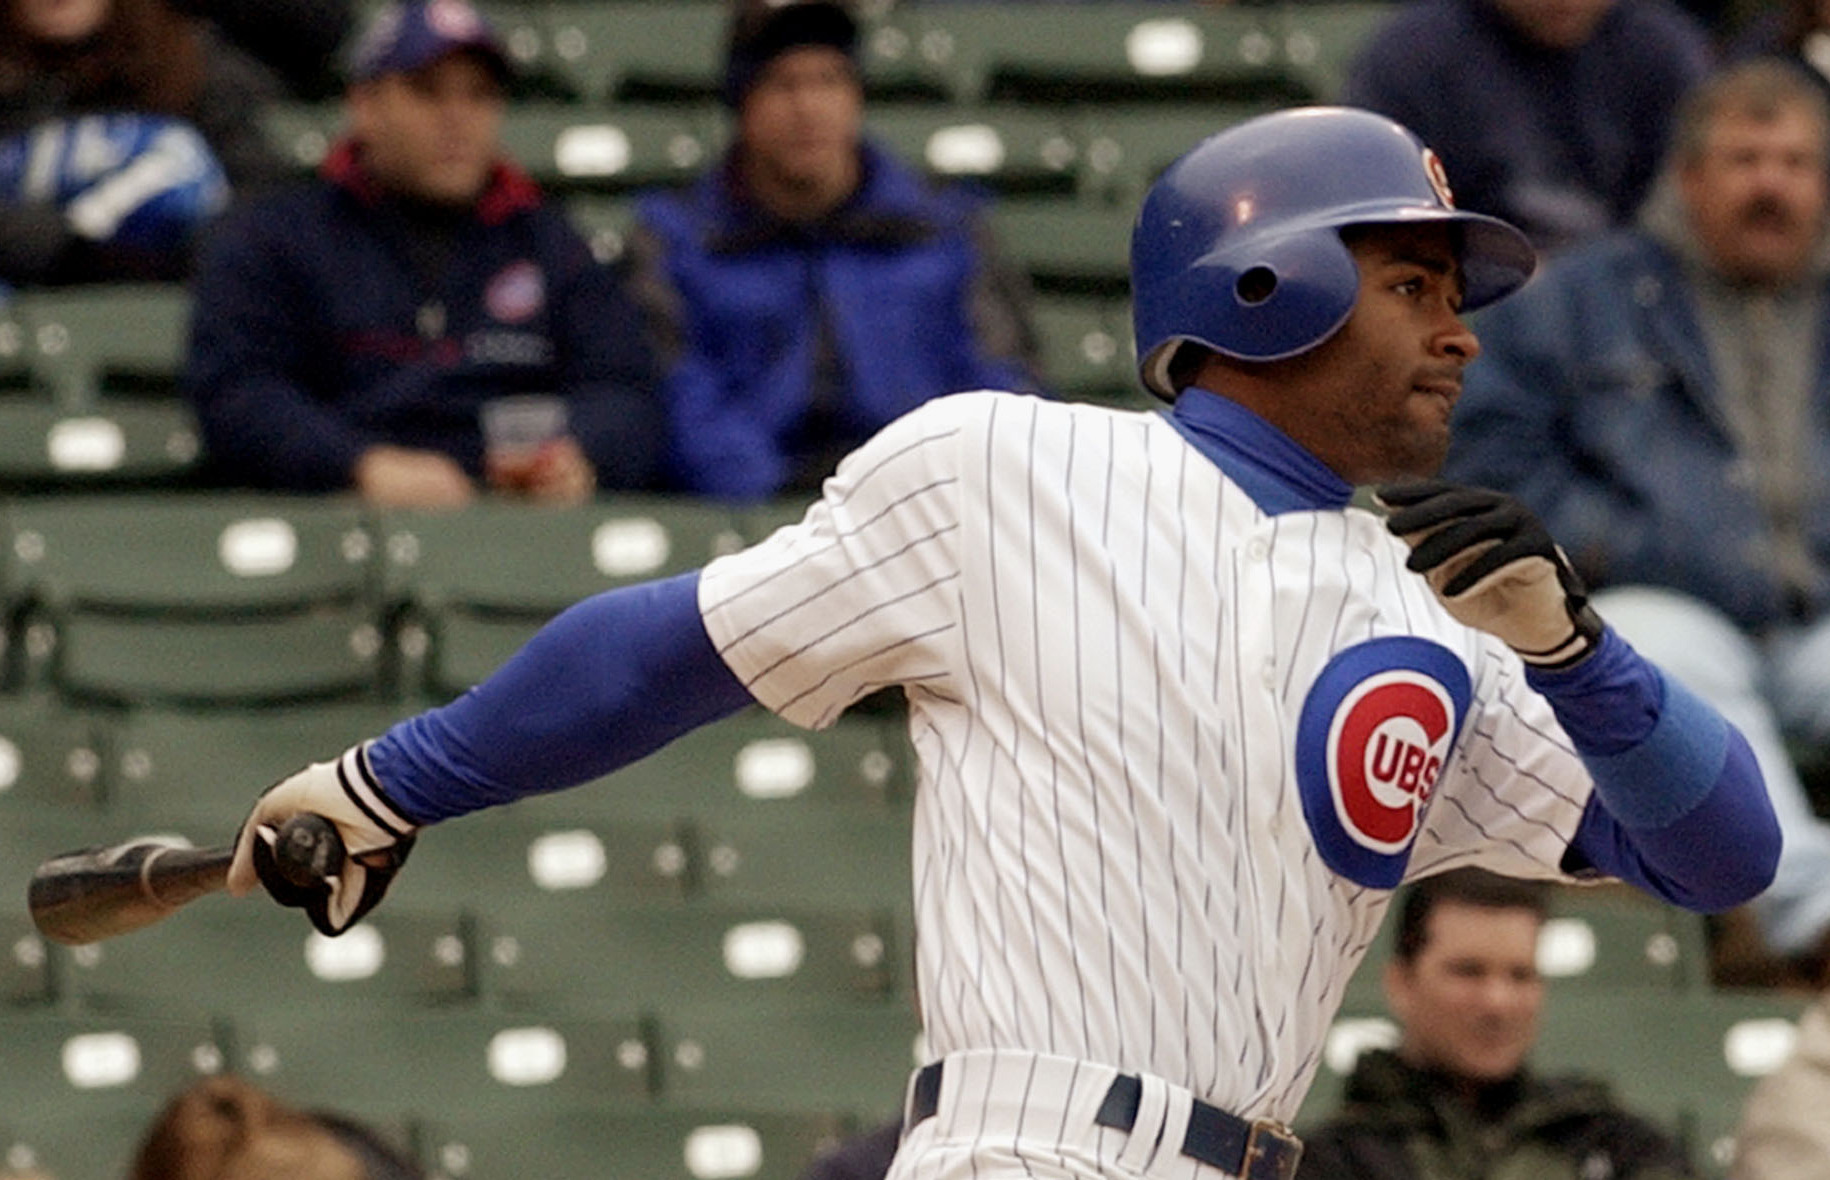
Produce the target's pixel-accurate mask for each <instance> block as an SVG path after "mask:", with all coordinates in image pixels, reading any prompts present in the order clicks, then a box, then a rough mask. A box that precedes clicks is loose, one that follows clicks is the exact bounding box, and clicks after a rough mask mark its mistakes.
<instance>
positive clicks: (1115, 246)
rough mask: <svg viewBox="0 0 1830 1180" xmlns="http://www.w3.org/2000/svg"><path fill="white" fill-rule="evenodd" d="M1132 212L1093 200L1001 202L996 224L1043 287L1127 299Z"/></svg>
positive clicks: (1010, 250)
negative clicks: (1124, 297) (1125, 297)
mask: <svg viewBox="0 0 1830 1180" xmlns="http://www.w3.org/2000/svg"><path fill="white" fill-rule="evenodd" d="M1132 216H1133V214H1132V211H1131V210H1129V209H1122V208H1119V207H1118V206H1116V205H1105V204H1099V203H1094V202H1082V201H1064V200H1033V201H1001V202H999V203H998V204H997V205H995V206H994V207H993V208H992V211H991V228H992V232H993V234H994V235H995V236H996V238H997V241H998V245H999V246H1000V247H1001V248H1002V250H1003V252H1004V255H1005V257H1006V258H1008V259H1009V261H1010V262H1011V263H1012V264H1013V265H1015V266H1017V267H1019V268H1021V269H1022V270H1023V271H1024V272H1025V273H1027V274H1028V275H1029V277H1030V281H1031V282H1032V283H1034V284H1035V286H1036V288H1037V289H1038V290H1040V291H1043V292H1069V293H1079V294H1081V295H1083V296H1084V295H1087V294H1098V295H1102V296H1104V297H1106V298H1113V297H1121V298H1122V297H1123V296H1124V295H1126V294H1127V293H1128V292H1129V290H1130V270H1129V268H1130V265H1131V220H1132Z"/></svg>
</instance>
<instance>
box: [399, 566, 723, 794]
mask: <svg viewBox="0 0 1830 1180" xmlns="http://www.w3.org/2000/svg"><path fill="white" fill-rule="evenodd" d="M698 588H699V574H698V572H697V571H694V572H692V573H688V574H681V575H680V576H678V577H675V578H669V579H666V580H664V581H658V582H647V583H643V584H641V585H638V586H628V587H624V588H621V589H618V590H611V591H608V592H606V593H603V594H599V595H596V596H595V597H592V598H588V599H586V600H585V601H583V602H581V603H578V604H577V605H576V606H573V607H571V608H570V609H568V610H567V611H565V612H564V613H563V614H561V615H559V617H557V618H555V619H554V620H553V621H552V622H550V623H548V624H547V625H546V626H545V627H543V628H542V629H541V630H540V631H539V633H537V634H536V635H535V636H534V637H533V638H532V639H531V640H529V641H528V643H527V645H526V646H525V647H523V648H522V649H521V650H520V651H519V652H517V653H516V654H515V655H514V656H513V657H511V658H510V659H509V661H508V662H507V663H506V664H504V665H503V666H502V667H501V668H500V669H499V670H498V671H497V672H496V673H495V674H494V675H492V676H491V677H490V678H489V679H487V680H485V681H484V682H483V683H482V684H480V685H478V686H477V687H475V688H473V689H471V690H470V691H469V692H467V693H465V694H464V695H463V696H461V697H459V698H458V699H457V700H455V701H452V702H451V703H450V704H448V705H445V706H442V707H440V708H437V709H432V710H430V711H428V712H425V713H421V714H420V715H418V716H416V717H412V718H409V719H407V720H405V721H402V722H401V723H400V724H398V725H396V726H394V727H393V728H392V729H390V730H388V732H387V733H386V734H384V735H382V736H381V737H380V738H378V739H377V740H376V741H375V742H374V744H373V745H371V746H370V748H369V764H370V766H371V767H372V768H373V769H374V771H375V775H376V777H377V778H379V779H380V780H381V783H382V786H383V788H384V789H385V791H386V793H387V796H388V798H389V800H390V801H392V802H393V804H394V805H395V806H396V807H397V808H399V809H400V811H401V812H402V814H404V815H406V816H407V817H408V818H410V819H412V820H413V821H414V822H415V823H421V824H427V823H432V822H434V821H436V820H441V819H449V818H450V817H452V816H455V815H462V814H464V813H465V812H470V811H476V810H479V809H481V808H484V807H492V806H495V805H497V804H501V803H509V802H512V801H514V800H516V799H520V798H522V797H524V796H527V795H535V794H540V793H543V792H546V791H553V790H558V789H560V788H562V787H569V786H575V785H577V784H579V783H582V782H587V781H589V780H591V779H595V778H598V777H601V776H602V775H605V774H609V773H610V772H611V771H613V770H616V769H617V768H619V767H622V766H626V765H628V764H629V763H631V762H634V761H636V760H637V759H639V758H642V757H644V756H645V755H647V754H650V753H652V752H654V751H655V750H657V749H659V748H660V747H662V746H663V745H666V744H667V743H668V742H670V741H672V740H673V739H674V738H676V737H679V736H680V735H681V734H683V733H686V732H687V731H689V730H691V729H695V728H697V727H698V726H700V725H704V724H706V723H707V722H711V721H715V720H717V719H719V718H721V717H725V716H728V715H730V714H732V713H735V712H736V711H737V710H739V709H741V708H742V707H743V706H745V705H748V704H751V703H753V699H752V698H751V696H750V694H749V692H748V691H746V690H745V688H744V687H743V685H742V683H741V682H739V681H738V679H737V678H736V676H735V675H734V674H733V673H732V672H731V670H730V668H729V667H727V666H726V665H725V663H724V661H723V659H721V658H720V657H719V655H718V652H717V650H716V649H715V648H714V647H713V646H712V642H711V638H710V637H709V636H708V635H707V634H706V632H705V624H704V622H703V621H702V620H701V618H700V615H699V602H698Z"/></svg>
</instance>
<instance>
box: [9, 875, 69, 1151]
mask: <svg viewBox="0 0 1830 1180" xmlns="http://www.w3.org/2000/svg"><path fill="white" fill-rule="evenodd" d="M7 876H8V877H9V878H10V877H12V873H11V872H10V871H9V872H8V873H7ZM7 883H8V884H9V885H11V884H14V882H12V881H10V880H9V881H8V882H7ZM57 997H58V991H57V981H56V978H55V977H54V975H53V968H52V966H51V944H50V943H49V942H47V941H46V940H45V938H44V937H43V936H42V935H40V934H39V933H38V930H37V928H36V927H35V926H33V925H32V920H31V919H30V918H29V917H27V916H26V915H25V913H24V912H23V911H21V910H15V909H11V908H9V909H7V910H5V911H0V1005H4V1006H5V1007H6V1008H9V1009H10V1008H32V1007H39V1006H43V1005H48V1004H50V1003H52V1002H53V1001H55V1000H56V999H57ZM0 1125H4V1124H3V1123H0ZM4 1158H5V1157H4V1156H3V1155H0V1159H4Z"/></svg>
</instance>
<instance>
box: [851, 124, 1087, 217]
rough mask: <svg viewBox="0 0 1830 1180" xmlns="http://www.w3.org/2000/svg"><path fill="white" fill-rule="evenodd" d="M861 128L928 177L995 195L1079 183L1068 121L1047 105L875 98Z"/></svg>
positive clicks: (1068, 188)
mask: <svg viewBox="0 0 1830 1180" xmlns="http://www.w3.org/2000/svg"><path fill="white" fill-rule="evenodd" d="M865 130H866V132H867V134H869V135H870V136H872V137H873V138H875V139H877V140H879V141H880V142H882V143H883V144H885V145H887V146H888V147H889V148H890V150H891V151H893V152H895V153H896V155H897V156H899V157H900V158H901V159H903V160H905V161H906V162H908V163H909V164H911V165H913V166H914V167H917V168H920V169H923V170H925V171H926V172H927V173H928V174H929V175H931V176H936V177H945V178H947V179H952V180H969V181H972V182H974V183H976V184H979V185H982V186H983V187H984V188H986V189H988V190H990V191H992V192H995V193H999V194H1005V195H1009V194H1013V193H1058V194H1067V193H1072V192H1073V191H1074V187H1075V184H1076V181H1077V171H1076V164H1077V161H1078V159H1079V150H1078V149H1077V148H1076V147H1075V144H1074V141H1073V140H1072V139H1071V138H1070V136H1069V134H1068V127H1067V122H1066V120H1065V119H1064V118H1063V117H1062V116H1061V115H1060V114H1057V113H1055V112H1052V111H1048V110H1032V109H1026V108H1023V107H1015V106H1004V107H993V106H982V107H980V106H968V107H955V106H944V107H943V106H935V105H933V104H931V103H900V104H886V103H877V104H873V105H871V106H869V107H867V108H866V111H865Z"/></svg>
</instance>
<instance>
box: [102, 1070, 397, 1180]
mask: <svg viewBox="0 0 1830 1180" xmlns="http://www.w3.org/2000/svg"><path fill="white" fill-rule="evenodd" d="M423 1176H424V1173H423V1172H422V1171H421V1170H420V1168H419V1167H418V1166H416V1165H415V1164H414V1163H413V1162H412V1161H411V1160H410V1159H408V1158H407V1157H406V1156H405V1155H403V1154H402V1153H401V1152H399V1151H397V1150H396V1149H394V1148H393V1147H391V1146H390V1145H389V1144H388V1143H387V1141H386V1140H384V1139H382V1138H381V1136H379V1135H377V1134H376V1133H375V1132H374V1131H373V1130H372V1129H370V1128H368V1127H366V1126H364V1125H363V1124H361V1123H359V1122H356V1121H355V1120H353V1119H349V1118H345V1117H343V1116H340V1115H331V1114H320V1113H308V1112H305V1111H301V1110H295V1109H293V1108H292V1107H290V1106H287V1105H285V1104H284V1103H282V1102H279V1101H278V1100H276V1099H275V1098H273V1097H272V1096H271V1095H269V1094H267V1093H266V1092H264V1091H262V1090H260V1089H257V1088H256V1087H254V1086H252V1085H250V1084H249V1083H247V1082H245V1081H243V1080H241V1079H239V1078H234V1077H218V1078H206V1079H204V1080H203V1081H200V1082H198V1083H197V1084H195V1085H193V1086H191V1087H189V1088H188V1089H186V1090H183V1091H182V1092H180V1093H179V1094H177V1095H176V1096H174V1097H173V1098H172V1100H171V1102H169V1103H168V1104H167V1105H166V1107H165V1109H164V1111H162V1112H161V1113H160V1114H159V1117H158V1118H157V1119H155V1120H154V1122H153V1123H152V1125H151V1126H149V1127H148V1128H147V1130H146V1134H145V1136H144V1137H143V1138H142V1140H141V1142H140V1147H139V1150H138V1152H137V1153H136V1154H135V1156H134V1160H133V1163H132V1165H131V1166H130V1167H129V1169H128V1173H127V1180H421V1178H422V1177H423Z"/></svg>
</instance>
